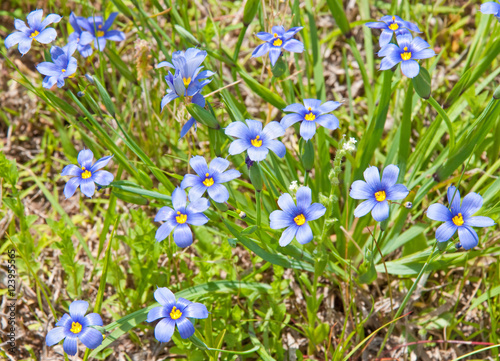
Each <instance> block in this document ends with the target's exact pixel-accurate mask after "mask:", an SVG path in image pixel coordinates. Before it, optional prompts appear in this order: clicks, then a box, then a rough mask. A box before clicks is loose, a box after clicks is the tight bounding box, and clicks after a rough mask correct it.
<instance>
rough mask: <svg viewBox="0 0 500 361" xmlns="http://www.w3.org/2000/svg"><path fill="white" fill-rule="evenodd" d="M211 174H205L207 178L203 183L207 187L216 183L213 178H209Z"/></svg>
mask: <svg viewBox="0 0 500 361" xmlns="http://www.w3.org/2000/svg"><path fill="white" fill-rule="evenodd" d="M209 175H210V174H208V173H206V174H205V177H206V178H205V180H204V181H203V184H204V185H205V186H206V187H210V186H213V185H214V179H213V178H208V176H209Z"/></svg>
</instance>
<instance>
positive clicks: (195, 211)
mask: <svg viewBox="0 0 500 361" xmlns="http://www.w3.org/2000/svg"><path fill="white" fill-rule="evenodd" d="M186 204H187V203H186V192H185V191H184V190H182V189H181V188H180V187H177V188H175V189H174V191H173V192H172V206H173V207H174V209H172V208H170V207H162V208H160V210H159V211H158V214H157V215H156V217H155V222H160V221H164V222H165V223H163V224H162V225H161V226H160V228H158V230H157V231H156V236H155V238H156V241H157V242H161V241H163V240H164V239H165V238H167V237H168V235H169V234H170V233H171V232H172V231H174V242H175V244H176V245H178V246H179V247H181V248H184V247H187V246H190V245H191V244H192V243H193V233H192V232H191V228H190V227H189V225H193V226H202V225H204V224H205V223H207V222H208V217H207V216H205V215H204V214H203V212H204V211H206V210H207V209H208V207H209V206H210V203H209V202H208V199H206V198H198V199H195V200H194V201H192V202H190V203H189V205H187V206H186Z"/></svg>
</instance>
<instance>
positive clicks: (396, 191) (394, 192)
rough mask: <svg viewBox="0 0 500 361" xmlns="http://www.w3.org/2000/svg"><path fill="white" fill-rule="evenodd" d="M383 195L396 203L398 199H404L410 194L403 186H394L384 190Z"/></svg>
mask: <svg viewBox="0 0 500 361" xmlns="http://www.w3.org/2000/svg"><path fill="white" fill-rule="evenodd" d="M385 193H386V196H387V199H389V200H391V201H396V200H398V199H405V198H406V197H407V196H408V194H409V193H410V192H409V191H408V188H406V186H404V185H403V184H395V185H393V186H392V187H391V188H390V189H386V191H385Z"/></svg>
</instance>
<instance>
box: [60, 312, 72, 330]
mask: <svg viewBox="0 0 500 361" xmlns="http://www.w3.org/2000/svg"><path fill="white" fill-rule="evenodd" d="M71 322H73V321H72V319H71V316H70V315H69V314H67V313H65V314H64V315H63V317H61V319H60V320H59V321H58V322H57V323H56V326H62V327H64V328H67V327H68V325H69V326H71Z"/></svg>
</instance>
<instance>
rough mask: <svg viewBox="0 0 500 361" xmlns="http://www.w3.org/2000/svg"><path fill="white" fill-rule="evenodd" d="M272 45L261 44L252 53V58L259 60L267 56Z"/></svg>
mask: <svg viewBox="0 0 500 361" xmlns="http://www.w3.org/2000/svg"><path fill="white" fill-rule="evenodd" d="M270 46H271V45H269V43H263V44H260V45H259V46H257V47H256V48H255V50H254V51H253V52H252V58H258V57H259V56H262V55H265V54H267V52H268V51H269V48H270Z"/></svg>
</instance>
